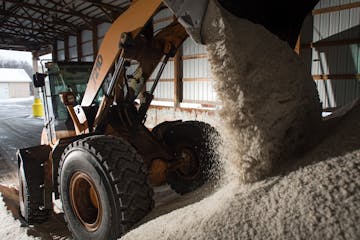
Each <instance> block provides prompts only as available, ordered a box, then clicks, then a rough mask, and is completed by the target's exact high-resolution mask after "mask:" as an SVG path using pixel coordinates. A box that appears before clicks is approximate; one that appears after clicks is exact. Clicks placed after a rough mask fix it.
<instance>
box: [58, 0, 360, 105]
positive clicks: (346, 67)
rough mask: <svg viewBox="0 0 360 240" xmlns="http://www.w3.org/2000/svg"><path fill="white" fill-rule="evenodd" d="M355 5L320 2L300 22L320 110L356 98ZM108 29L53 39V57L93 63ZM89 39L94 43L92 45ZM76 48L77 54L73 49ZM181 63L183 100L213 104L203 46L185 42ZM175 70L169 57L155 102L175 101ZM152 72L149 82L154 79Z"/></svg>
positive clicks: (164, 21)
mask: <svg viewBox="0 0 360 240" xmlns="http://www.w3.org/2000/svg"><path fill="white" fill-rule="evenodd" d="M359 2H360V1H359V0H320V3H319V4H318V5H317V6H316V8H315V10H314V11H313V14H312V15H311V16H309V17H308V18H307V19H306V21H305V23H304V28H303V31H302V34H301V42H302V46H301V56H302V57H303V59H304V62H305V64H306V65H307V67H308V69H309V71H311V73H312V75H313V77H314V79H315V82H316V85H317V88H318V91H319V95H320V99H321V101H322V103H323V107H324V108H335V107H339V106H342V105H344V104H346V103H348V102H350V101H351V100H353V99H355V98H356V97H359V96H360V82H359V81H360V80H359V78H360V77H359V73H360V41H359V39H360V7H359V6H360V5H359V4H357V5H356V3H359ZM354 3H355V5H354ZM344 6H345V7H344ZM332 7H336V8H332ZM172 19H173V17H172V14H171V12H170V11H168V10H166V9H165V10H162V11H161V12H159V13H158V14H157V15H156V16H155V17H154V31H155V32H158V31H159V30H161V29H162V28H163V27H165V26H167V25H168V24H170V23H171V21H172ZM109 27H110V24H109V23H105V24H100V25H98V26H96V29H94V30H93V31H83V32H81V33H77V35H76V36H69V37H68V40H67V42H64V41H58V42H57V46H56V47H57V59H58V60H65V57H66V56H65V51H64V49H65V47H66V46H67V47H68V49H69V51H68V56H67V58H68V59H69V60H71V61H78V60H81V61H93V59H94V56H93V55H94V51H96V50H97V49H98V48H99V46H100V44H101V42H102V39H103V37H104V35H105V33H106V31H107V29H108V28H109ZM94 34H96V36H93V35H94ZM94 37H96V38H95V39H97V40H96V41H97V44H93V38H94ZM78 38H80V40H81V41H80V43H79V42H78V41H79V39H78ZM79 44H80V47H81V51H79V49H77V48H78V46H79ZM79 52H80V53H81V59H79V56H78V54H79ZM181 61H182V64H181V65H182V102H188V103H207V104H217V97H216V94H215V91H214V89H213V79H212V76H211V71H210V66H209V63H208V60H207V52H206V49H205V47H204V46H201V45H198V44H196V43H195V42H194V41H192V40H191V39H190V38H189V39H187V40H186V41H185V42H184V44H183V46H182V47H181ZM174 69H175V66H174V60H173V59H171V60H170V61H169V63H168V65H167V66H166V68H165V70H164V72H163V74H162V76H161V80H160V82H159V84H158V87H157V89H156V91H155V99H156V100H163V101H174V98H175V85H176V84H174V78H175V75H174V71H175V70H174ZM157 70H158V69H156V70H155V72H154V74H153V75H152V76H151V79H154V78H155V74H156V72H157ZM151 79H150V81H148V83H147V84H146V89H147V90H149V89H150V88H151V86H152V84H153V81H152V80H151ZM323 79H326V80H323Z"/></svg>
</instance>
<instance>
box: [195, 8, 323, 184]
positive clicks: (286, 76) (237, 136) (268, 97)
mask: <svg viewBox="0 0 360 240" xmlns="http://www.w3.org/2000/svg"><path fill="white" fill-rule="evenodd" d="M202 35H203V40H204V41H205V43H206V44H207V50H208V53H209V61H210V65H211V70H212V73H213V75H214V79H216V81H215V89H216V91H217V94H218V97H219V98H220V100H221V102H222V106H223V108H222V110H221V111H220V118H221V123H220V124H219V125H220V126H222V128H223V129H221V131H220V132H221V133H222V137H223V140H224V144H223V149H221V151H220V152H222V153H225V154H224V159H225V163H226V165H227V167H226V168H227V174H228V176H237V177H238V178H240V179H241V181H242V182H254V181H257V180H260V179H263V178H264V177H265V176H268V175H269V174H270V173H271V171H272V169H274V168H276V167H277V165H278V164H281V163H282V162H283V161H284V159H287V158H288V157H289V156H290V155H291V154H294V153H295V152H297V151H298V152H301V151H302V149H303V148H304V147H306V144H307V143H309V142H311V141H310V140H311V139H312V137H311V136H313V134H314V132H315V130H316V129H317V128H318V125H319V123H320V120H321V115H320V103H319V98H318V95H317V91H316V88H315V83H314V82H313V80H312V78H311V76H310V73H307V70H306V69H305V66H304V64H303V63H302V61H301V59H300V58H299V56H297V55H296V54H295V53H294V51H293V50H292V49H290V47H289V46H288V44H287V43H286V42H283V41H281V40H280V39H278V38H277V37H276V36H275V35H273V34H271V33H270V32H269V31H267V30H266V29H265V28H264V27H263V26H261V25H256V24H253V23H251V22H249V21H247V20H244V19H239V18H237V17H235V16H233V15H231V14H230V13H228V12H227V11H226V10H224V9H222V8H221V6H218V4H217V3H215V1H210V3H209V8H208V12H207V15H206V16H205V20H204V25H203V31H202Z"/></svg>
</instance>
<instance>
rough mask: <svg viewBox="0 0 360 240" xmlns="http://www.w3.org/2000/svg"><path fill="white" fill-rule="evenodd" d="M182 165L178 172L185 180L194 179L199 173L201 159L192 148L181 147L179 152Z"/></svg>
mask: <svg viewBox="0 0 360 240" xmlns="http://www.w3.org/2000/svg"><path fill="white" fill-rule="evenodd" d="M177 155H178V156H179V158H180V161H181V165H180V167H179V168H178V170H177V172H178V173H179V174H180V175H181V176H182V177H183V178H185V179H194V178H196V176H197V175H198V173H199V170H200V167H199V159H198V157H197V155H196V153H195V152H194V150H193V149H192V148H189V147H187V146H180V147H179V148H178V151H177Z"/></svg>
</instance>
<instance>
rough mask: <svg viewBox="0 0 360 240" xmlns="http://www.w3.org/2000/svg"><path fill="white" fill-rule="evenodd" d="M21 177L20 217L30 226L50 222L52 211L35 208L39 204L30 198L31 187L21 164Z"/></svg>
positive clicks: (19, 174)
mask: <svg viewBox="0 0 360 240" xmlns="http://www.w3.org/2000/svg"><path fill="white" fill-rule="evenodd" d="M18 177H19V211H20V215H21V216H22V217H23V218H24V219H25V221H26V222H27V223H29V224H33V223H42V222H45V221H46V220H48V218H49V217H50V215H51V213H52V211H51V210H40V209H39V208H35V207H33V206H38V205H39V204H38V203H35V202H34V200H35V199H32V198H31V197H30V195H31V194H30V192H31V189H30V186H29V185H28V183H27V181H26V177H25V173H24V168H23V164H22V163H21V164H20V167H19V169H18Z"/></svg>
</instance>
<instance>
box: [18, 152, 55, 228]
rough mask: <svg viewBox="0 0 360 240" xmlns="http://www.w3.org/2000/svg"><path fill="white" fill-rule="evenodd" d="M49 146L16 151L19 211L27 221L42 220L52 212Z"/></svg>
mask: <svg viewBox="0 0 360 240" xmlns="http://www.w3.org/2000/svg"><path fill="white" fill-rule="evenodd" d="M50 152H51V147H50V146H49V145H40V146H35V147H29V148H24V149H19V150H18V151H17V154H16V155H17V159H18V169H19V199H20V212H21V215H22V216H23V217H24V218H25V220H26V221H27V222H29V223H32V222H42V221H44V220H46V218H47V217H48V216H49V215H50V214H51V212H52V179H51V175H52V172H51V163H50V161H49V155H50Z"/></svg>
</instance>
